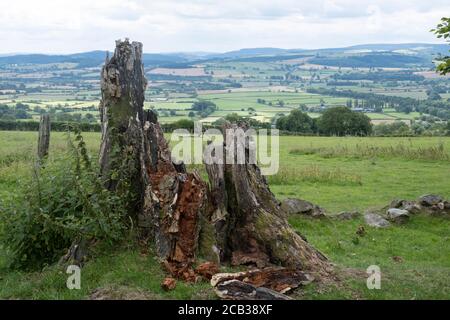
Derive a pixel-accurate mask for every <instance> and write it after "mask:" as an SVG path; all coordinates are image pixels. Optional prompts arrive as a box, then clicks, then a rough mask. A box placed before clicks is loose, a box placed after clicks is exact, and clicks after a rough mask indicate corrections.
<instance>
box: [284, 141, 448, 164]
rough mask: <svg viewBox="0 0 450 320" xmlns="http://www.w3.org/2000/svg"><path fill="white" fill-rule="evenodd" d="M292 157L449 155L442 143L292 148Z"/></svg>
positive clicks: (414, 157) (432, 157) (433, 157)
mask: <svg viewBox="0 0 450 320" xmlns="http://www.w3.org/2000/svg"><path fill="white" fill-rule="evenodd" d="M289 153H290V154H294V155H311V154H316V155H319V156H321V157H323V158H333V157H351V158H363V159H374V158H376V157H381V158H402V159H407V160H450V155H449V153H448V152H447V150H446V149H445V147H444V144H443V143H439V144H437V145H435V146H430V147H418V148H414V147H412V146H408V145H405V144H403V143H398V144H396V145H390V146H374V145H368V144H356V145H355V147H348V146H346V145H339V146H335V147H327V148H324V147H307V148H294V149H291V150H290V151H289Z"/></svg>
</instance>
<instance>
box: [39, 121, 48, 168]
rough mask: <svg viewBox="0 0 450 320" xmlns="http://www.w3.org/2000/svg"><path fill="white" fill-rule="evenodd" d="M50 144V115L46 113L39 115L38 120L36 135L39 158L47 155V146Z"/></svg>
mask: <svg viewBox="0 0 450 320" xmlns="http://www.w3.org/2000/svg"><path fill="white" fill-rule="evenodd" d="M49 146H50V116H49V115H48V114H43V115H41V118H40V121H39V137H38V151H37V155H38V158H39V160H42V159H44V158H45V157H46V156H48V148H49Z"/></svg>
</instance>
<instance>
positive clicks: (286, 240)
mask: <svg viewBox="0 0 450 320" xmlns="http://www.w3.org/2000/svg"><path fill="white" fill-rule="evenodd" d="M227 129H232V130H233V132H235V131H236V130H242V131H244V132H245V131H246V130H247V127H246V125H245V124H239V125H226V126H225V128H224V141H232V140H227ZM228 132H230V131H228ZM238 136H239V135H238V134H237V135H234V138H230V139H234V143H233V145H234V147H235V148H236V150H235V152H234V159H233V161H232V163H227V162H226V160H227V157H226V156H224V160H225V163H224V164H217V163H213V162H214V161H212V160H210V159H209V160H208V159H205V160H206V162H207V163H209V164H207V165H206V170H207V172H208V176H209V180H210V183H211V191H210V201H211V202H212V204H213V208H214V209H213V212H212V214H211V221H212V223H213V224H214V226H215V230H216V244H217V246H218V249H219V251H220V257H221V261H222V262H231V264H232V265H243V264H244V265H246V264H254V265H256V266H258V267H260V268H262V267H266V266H272V265H281V266H284V267H287V268H290V269H300V270H308V271H314V272H318V273H323V274H325V273H328V272H329V271H330V263H329V262H328V261H327V258H326V257H325V256H324V255H323V254H321V253H320V252H319V251H318V250H316V249H315V248H313V247H312V246H311V245H310V244H309V243H307V242H306V241H305V240H303V239H302V238H301V237H300V236H299V235H298V234H297V233H296V232H295V230H294V229H293V228H292V227H291V226H290V225H289V223H288V222H287V219H286V216H285V213H284V212H283V211H282V210H281V208H280V206H279V202H278V201H277V199H276V198H275V196H274V195H273V194H272V192H271V191H270V189H269V186H268V185H267V182H266V180H265V178H264V176H262V175H261V172H260V169H259V167H258V166H257V165H256V164H254V163H251V162H250V161H249V159H250V156H249V155H250V151H251V150H250V147H251V143H249V141H248V140H247V141H246V142H245V146H244V149H245V163H243V164H238V163H239V162H238V159H237V157H238V152H237V151H238V145H239V143H242V142H241V141H239V139H238V138H237V137H238ZM223 147H224V151H223V154H224V155H226V152H228V151H227V148H232V146H227V145H226V143H225V142H224V146H223ZM205 156H206V157H208V156H210V155H205ZM213 156H214V155H213Z"/></svg>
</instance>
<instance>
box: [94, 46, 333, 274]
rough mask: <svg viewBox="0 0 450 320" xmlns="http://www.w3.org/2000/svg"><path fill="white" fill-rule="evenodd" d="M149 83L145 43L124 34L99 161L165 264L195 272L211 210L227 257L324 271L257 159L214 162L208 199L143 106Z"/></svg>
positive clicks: (108, 92) (114, 60) (108, 71)
mask: <svg viewBox="0 0 450 320" xmlns="http://www.w3.org/2000/svg"><path fill="white" fill-rule="evenodd" d="M146 83H147V81H146V79H145V77H144V69H143V66H142V44H141V43H138V42H133V43H130V42H129V41H128V40H125V41H117V43H116V49H115V52H114V55H113V56H112V57H111V59H108V58H107V59H106V63H105V66H104V67H103V69H102V79H101V90H102V101H101V103H100V113H101V119H102V142H101V149H100V168H101V175H102V177H103V179H104V181H105V185H106V186H107V188H108V189H110V190H112V191H115V192H117V193H118V194H119V195H120V196H123V197H125V199H126V200H127V203H128V210H129V214H130V216H131V217H132V218H133V220H134V221H135V222H136V223H137V225H138V226H139V227H140V231H141V234H143V235H145V236H149V237H150V238H151V239H152V240H153V241H154V244H155V247H156V252H157V254H158V256H159V257H160V258H161V260H162V261H163V262H164V265H165V266H166V268H167V269H168V270H169V271H170V272H171V273H172V274H173V275H174V276H176V277H178V278H183V279H186V280H194V279H195V278H196V275H195V272H194V271H193V269H192V268H191V265H192V263H193V262H194V261H195V258H196V252H197V248H198V243H199V234H200V228H201V223H200V221H203V220H204V217H205V216H208V217H209V216H210V220H209V222H212V225H213V226H214V229H215V231H214V232H212V233H214V234H213V238H214V240H213V242H214V243H215V249H217V248H218V250H213V251H215V252H217V251H219V253H220V261H221V262H231V263H232V264H234V265H237V264H255V265H257V266H259V267H265V266H273V265H281V266H284V267H286V269H287V270H288V271H286V272H287V273H288V274H290V272H293V270H298V269H303V270H310V271H319V272H325V271H326V270H327V268H328V267H329V263H328V261H327V259H326V258H325V257H324V256H323V255H322V254H321V253H320V252H318V251H317V250H315V249H314V248H313V247H312V246H310V245H309V244H308V243H307V242H306V241H304V240H303V239H302V238H301V237H300V236H299V235H297V234H296V233H295V231H294V230H293V229H292V228H291V227H290V226H289V224H288V222H287V220H286V217H285V216H284V214H283V213H282V211H281V209H280V207H279V203H278V201H277V200H276V199H275V197H274V196H273V194H272V193H271V192H270V190H269V187H268V185H267V183H266V181H265V179H264V177H263V176H262V175H261V173H260V171H259V168H258V166H257V165H256V164H252V163H250V162H248V161H246V162H245V163H244V164H235V162H233V163H225V165H219V164H209V165H207V166H206V169H207V171H208V175H209V178H210V182H211V190H210V193H209V199H207V197H208V193H207V187H206V184H205V183H204V182H203V181H202V180H201V178H200V177H199V176H198V174H197V173H196V172H194V173H187V172H186V169H185V167H184V165H177V164H174V163H173V162H172V158H171V152H170V149H169V146H168V144H167V142H166V140H165V138H164V134H163V131H162V129H161V126H160V125H159V123H158V121H157V117H156V114H154V113H153V112H152V111H144V110H143V105H144V92H145V87H146ZM235 129H237V127H236V128H235ZM226 148H230V146H225V149H226ZM245 150H246V154H247V153H248V152H249V149H248V148H246V149H245ZM236 156H237V154H236ZM246 159H247V158H246ZM207 200H209V201H207ZM211 208H212V209H211ZM207 209H208V210H207ZM206 210H207V211H208V215H206V214H204V213H205V211H206ZM209 226H211V223H210V224H209ZM286 272H285V271H282V272H281V273H280V274H279V276H280V277H282V278H285V277H286ZM292 274H293V273H292Z"/></svg>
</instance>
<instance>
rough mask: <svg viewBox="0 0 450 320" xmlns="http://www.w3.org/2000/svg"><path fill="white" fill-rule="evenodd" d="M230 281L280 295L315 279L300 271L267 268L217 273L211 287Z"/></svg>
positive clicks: (212, 279)
mask: <svg viewBox="0 0 450 320" xmlns="http://www.w3.org/2000/svg"><path fill="white" fill-rule="evenodd" d="M229 280H239V281H242V282H245V283H247V284H251V285H253V286H255V287H257V288H260V287H265V288H268V289H271V290H274V291H277V292H280V293H287V292H290V291H292V290H294V289H296V288H298V287H299V286H302V285H306V284H308V283H311V282H312V281H313V280H314V277H313V276H312V275H310V274H308V273H304V272H302V271H300V270H295V269H287V268H265V269H256V270H250V271H245V272H237V273H217V274H215V275H213V276H212V278H211V285H212V286H213V287H218V286H219V285H220V284H221V283H223V282H225V281H229Z"/></svg>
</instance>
